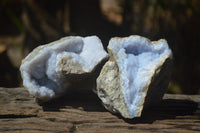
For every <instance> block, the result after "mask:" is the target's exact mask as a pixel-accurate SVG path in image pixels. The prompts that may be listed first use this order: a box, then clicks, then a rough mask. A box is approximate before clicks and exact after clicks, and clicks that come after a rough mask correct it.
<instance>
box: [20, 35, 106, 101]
mask: <svg viewBox="0 0 200 133" xmlns="http://www.w3.org/2000/svg"><path fill="white" fill-rule="evenodd" d="M107 57H108V54H107V53H106V52H105V51H104V49H103V46H102V43H101V41H100V39H99V38H98V37H96V36H90V37H85V38H84V37H79V36H77V37H75V36H71V37H65V38H62V39H60V40H58V41H55V42H52V43H50V44H46V45H43V46H39V47H37V48H35V49H34V50H33V51H32V52H31V53H30V54H29V55H28V56H27V57H26V58H25V59H24V60H23V61H22V64H21V67H20V70H21V75H22V78H23V85H24V87H26V88H27V89H28V90H29V92H30V93H31V94H33V95H34V96H35V97H36V99H37V100H38V101H39V102H45V101H48V100H50V99H52V98H54V97H58V96H60V95H62V94H63V93H64V92H66V90H68V89H69V88H72V87H73V86H76V85H77V84H79V81H80V80H82V79H84V78H86V77H87V76H88V75H89V74H90V73H92V72H93V71H94V70H95V69H96V67H97V66H98V64H100V63H101V62H102V61H103V60H105V59H106V58H107ZM95 80H96V79H95ZM95 80H94V81H95ZM90 84H92V83H90Z"/></svg>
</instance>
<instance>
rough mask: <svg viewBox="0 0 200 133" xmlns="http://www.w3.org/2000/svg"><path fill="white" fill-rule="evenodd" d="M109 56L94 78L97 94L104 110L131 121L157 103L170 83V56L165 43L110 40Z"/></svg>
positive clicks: (164, 41) (127, 38)
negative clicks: (97, 75)
mask: <svg viewBox="0 0 200 133" xmlns="http://www.w3.org/2000/svg"><path fill="white" fill-rule="evenodd" d="M108 52H109V55H110V59H109V61H107V62H106V64H105V65H104V66H103V68H102V70H101V73H100V75H99V77H98V78H97V94H98V97H99V98H100V99H101V100H102V103H103V105H104V106H105V108H106V109H108V110H109V111H111V112H114V113H120V114H121V115H122V116H123V117H125V118H134V117H139V116H141V112H142V110H143V108H144V107H149V106H150V105H152V104H156V103H158V102H160V100H161V99H162V96H163V94H164V92H165V89H166V87H167V86H168V83H169V79H170V68H171V65H170V64H171V58H172V52H171V50H170V49H169V47H168V44H167V42H166V40H164V39H161V40H159V41H152V42H151V41H150V40H148V39H147V38H144V37H140V36H136V35H133V36H129V37H125V38H112V39H111V40H110V42H109V45H108Z"/></svg>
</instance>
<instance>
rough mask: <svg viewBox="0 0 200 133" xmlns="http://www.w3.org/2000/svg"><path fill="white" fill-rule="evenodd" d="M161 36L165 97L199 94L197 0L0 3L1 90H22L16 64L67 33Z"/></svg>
mask: <svg viewBox="0 0 200 133" xmlns="http://www.w3.org/2000/svg"><path fill="white" fill-rule="evenodd" d="M136 34H137V35H141V36H145V37H148V38H149V39H151V40H158V39H160V38H165V39H166V40H167V41H168V44H169V46H170V48H171V49H172V51H173V56H174V69H173V75H172V80H171V82H170V84H169V89H168V93H184V94H200V52H199V50H200V1H199V0H148V1H145V0H59V1H56V0H0V86H3V87H18V86H22V81H21V77H20V73H19V66H20V64H21V60H22V59H23V58H24V57H25V56H26V55H27V54H28V53H29V52H30V51H31V50H33V49H34V48H35V47H37V46H39V45H43V44H46V43H49V42H51V41H55V40H57V39H59V38H61V37H64V36H69V35H79V36H88V35H97V36H99V37H100V39H101V40H102V43H103V44H104V48H105V49H106V46H107V44H108V41H109V39H110V38H111V37H115V36H119V37H124V36H129V35H136Z"/></svg>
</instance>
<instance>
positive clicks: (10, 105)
mask: <svg viewBox="0 0 200 133" xmlns="http://www.w3.org/2000/svg"><path fill="white" fill-rule="evenodd" d="M0 132H3V133H7V132H13V133H19V132H20V133H21V132H22V133H28V132H30V133H35V132H42V133H47V132H48V133H49V132H58V133H59V132H80V133H82V132H83V133H94V132H97V133H100V132H105V133H106V132H108V133H116V132H123V133H124V132H142V133H144V132H147V133H154V132H163V133H164V132H183V133H188V132H191V133H197V132H200V95H172V94H165V96H164V100H163V101H162V102H161V103H160V104H159V105H157V106H155V107H152V108H149V109H148V110H144V111H143V114H142V117H141V118H135V119H131V120H127V119H123V118H122V117H121V116H119V115H115V114H112V113H110V112H108V111H107V110H105V109H104V108H103V106H101V102H100V100H99V99H98V98H97V96H96V95H95V94H93V93H90V92H72V93H69V94H68V95H65V96H64V97H62V98H59V99H56V100H54V101H51V102H49V103H47V104H45V105H42V106H40V105H38V104H37V103H35V101H34V98H33V97H32V96H30V95H29V93H28V92H27V91H26V89H24V88H0Z"/></svg>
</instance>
